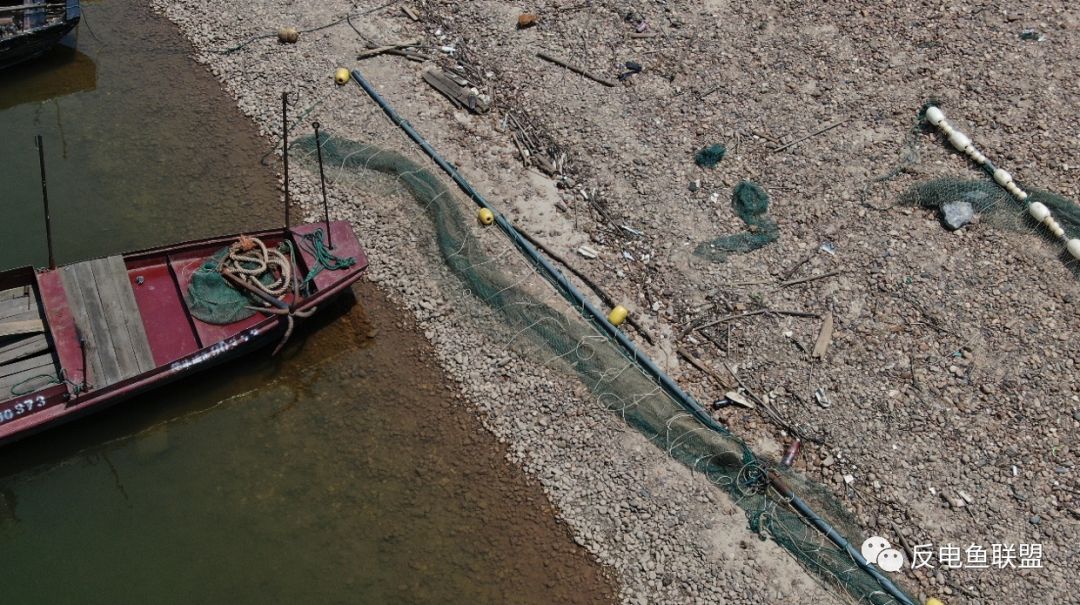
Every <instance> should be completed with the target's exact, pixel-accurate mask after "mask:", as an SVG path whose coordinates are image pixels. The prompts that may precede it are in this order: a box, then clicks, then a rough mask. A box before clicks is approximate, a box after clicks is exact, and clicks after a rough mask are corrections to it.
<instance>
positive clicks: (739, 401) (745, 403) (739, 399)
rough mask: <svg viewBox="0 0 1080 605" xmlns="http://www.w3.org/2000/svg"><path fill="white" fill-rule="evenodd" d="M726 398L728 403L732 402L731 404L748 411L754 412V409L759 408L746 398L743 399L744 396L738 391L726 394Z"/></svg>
mask: <svg viewBox="0 0 1080 605" xmlns="http://www.w3.org/2000/svg"><path fill="white" fill-rule="evenodd" d="M724 398H725V399H727V400H728V401H730V402H731V403H734V404H736V405H741V406H742V407H744V408H746V409H748V410H752V409H755V408H756V407H757V406H756V405H754V403H753V402H752V401H750V400H749V399H747V398H746V397H743V396H742V394H741V393H739V392H738V391H728V392H727V393H724Z"/></svg>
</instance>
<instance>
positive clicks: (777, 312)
mask: <svg viewBox="0 0 1080 605" xmlns="http://www.w3.org/2000/svg"><path fill="white" fill-rule="evenodd" d="M766 313H771V314H773V315H790V316H792V317H818V314H817V313H807V312H806V311H788V310H784V309H758V310H756V311H747V312H746V313H736V314H735V315H726V316H724V317H721V318H720V319H714V320H712V321H710V322H707V323H703V324H701V325H700V326H696V327H694V328H692V329H691V330H690V331H691V332H697V331H699V330H704V329H705V328H711V327H713V326H715V325H719V324H722V323H724V322H727V321H731V320H734V319H742V318H744V317H752V316H754V315H764V314H766Z"/></svg>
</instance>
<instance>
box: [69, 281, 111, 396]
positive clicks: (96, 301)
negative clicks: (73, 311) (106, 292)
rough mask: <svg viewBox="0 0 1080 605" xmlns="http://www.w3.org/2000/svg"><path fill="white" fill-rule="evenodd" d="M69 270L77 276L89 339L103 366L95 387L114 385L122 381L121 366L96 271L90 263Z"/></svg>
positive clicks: (77, 285) (76, 282)
mask: <svg viewBox="0 0 1080 605" xmlns="http://www.w3.org/2000/svg"><path fill="white" fill-rule="evenodd" d="M67 268H69V269H71V270H72V274H73V275H74V276H75V285H76V287H77V288H78V289H79V293H80V295H81V298H82V304H83V305H84V306H85V308H86V318H87V321H88V326H89V328H90V334H89V337H88V338H89V339H90V340H91V341H92V342H93V344H94V348H95V349H96V350H97V358H98V363H99V364H100V365H101V374H100V375H99V376H98V377H97V379H96V380H95V385H96V386H99V387H102V386H105V385H109V384H113V383H115V382H117V381H118V380H120V376H121V374H120V364H119V363H118V362H117V360H116V356H115V355H114V354H113V350H114V349H115V346H114V345H113V338H112V333H111V332H110V331H109V324H108V323H107V322H106V321H105V309H103V308H102V305H101V298H100V297H99V296H98V289H97V282H95V281H94V271H93V269H92V268H91V267H90V263H78V264H75V265H70V266H69V267H67Z"/></svg>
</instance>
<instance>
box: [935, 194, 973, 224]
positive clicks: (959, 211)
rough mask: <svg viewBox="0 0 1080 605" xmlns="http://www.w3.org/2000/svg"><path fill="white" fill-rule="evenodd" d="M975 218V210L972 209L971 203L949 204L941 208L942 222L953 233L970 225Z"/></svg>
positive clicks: (957, 202)
mask: <svg viewBox="0 0 1080 605" xmlns="http://www.w3.org/2000/svg"><path fill="white" fill-rule="evenodd" d="M973 218H975V209H974V208H972V207H971V202H964V201H956V202H948V203H946V204H945V205H943V206H942V207H941V220H942V221H944V223H945V226H946V227H948V228H949V229H951V230H953V231H956V230H957V229H959V228H961V227H963V226H964V225H966V224H968V223H970V222H971V219H973Z"/></svg>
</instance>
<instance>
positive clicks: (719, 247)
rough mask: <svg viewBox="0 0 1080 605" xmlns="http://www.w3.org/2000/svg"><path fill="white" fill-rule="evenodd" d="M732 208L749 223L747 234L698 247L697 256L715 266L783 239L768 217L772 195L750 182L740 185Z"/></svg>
mask: <svg viewBox="0 0 1080 605" xmlns="http://www.w3.org/2000/svg"><path fill="white" fill-rule="evenodd" d="M731 207H732V208H734V209H735V214H736V215H738V217H739V218H741V219H742V221H743V222H744V223H746V226H747V231H746V232H745V233H736V234H734V235H724V236H721V237H718V238H716V239H714V240H712V241H708V242H704V243H702V244H699V245H698V246H697V248H695V249H694V254H695V255H697V256H700V257H701V258H704V259H707V260H711V261H714V262H723V261H726V260H727V257H728V255H730V254H739V253H744V252H751V251H754V250H757V249H758V248H761V247H764V246H766V245H768V244H771V243H772V242H775V241H776V240H777V238H779V237H780V229H779V228H778V227H777V226H776V222H774V221H773V220H772V218H771V217H769V194H767V193H765V190H764V189H762V188H761V187H760V186H758V185H757V184H755V183H752V182H750V181H743V182H741V183H739V184H738V185H737V186H736V187H735V192H734V193H733V194H732V196H731Z"/></svg>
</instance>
